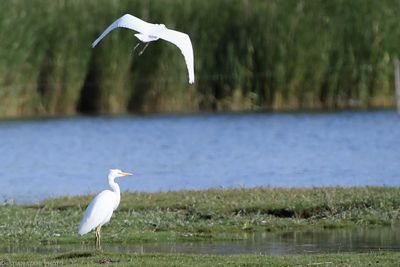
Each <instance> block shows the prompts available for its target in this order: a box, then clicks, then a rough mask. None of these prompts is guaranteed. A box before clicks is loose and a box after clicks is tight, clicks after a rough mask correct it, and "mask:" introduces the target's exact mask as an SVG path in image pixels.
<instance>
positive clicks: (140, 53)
mask: <svg viewBox="0 0 400 267" xmlns="http://www.w3.org/2000/svg"><path fill="white" fill-rule="evenodd" d="M149 44H150V43H147V44H146V45H145V46H144V48H143V49H142V51H140V52H139V56H141V55H142V54H143V52H144V50H146V48H147V47H148V46H149Z"/></svg>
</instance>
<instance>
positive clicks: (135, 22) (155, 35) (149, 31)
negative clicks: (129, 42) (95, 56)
mask: <svg viewBox="0 0 400 267" xmlns="http://www.w3.org/2000/svg"><path fill="white" fill-rule="evenodd" d="M118 27H122V28H127V29H131V30H134V31H137V32H139V33H136V34H135V36H136V37H137V38H138V39H139V40H140V41H142V42H143V43H146V46H145V47H144V48H143V50H142V51H141V52H140V53H139V54H140V55H141V54H142V53H143V51H144V50H145V49H146V47H147V46H148V45H149V43H150V42H152V41H157V40H158V39H160V38H161V39H163V40H166V41H168V42H171V43H173V44H174V45H176V46H177V47H178V48H179V49H180V50H181V52H182V54H183V56H184V57H185V61H186V66H187V69H188V73H189V83H194V65H193V64H194V63H193V61H194V60H193V47H192V42H191V41H190V38H189V36H188V35H187V34H186V33H182V32H178V31H174V30H170V29H168V28H167V27H165V25H164V24H152V23H148V22H146V21H143V20H141V19H139V18H137V17H135V16H132V15H130V14H125V15H123V16H122V17H120V18H119V19H117V20H116V21H114V22H113V23H112V24H111V25H110V26H108V28H107V29H106V30H105V31H104V32H103V33H102V34H101V35H100V36H99V38H97V39H96V40H95V41H94V42H93V44H92V47H95V46H96V45H97V44H98V43H99V42H100V41H101V39H103V38H104V37H105V36H106V35H107V34H108V33H109V32H111V31H112V30H114V29H115V28H118ZM139 44H140V43H139ZM139 44H137V45H136V46H135V49H136V47H137V46H138V45H139Z"/></svg>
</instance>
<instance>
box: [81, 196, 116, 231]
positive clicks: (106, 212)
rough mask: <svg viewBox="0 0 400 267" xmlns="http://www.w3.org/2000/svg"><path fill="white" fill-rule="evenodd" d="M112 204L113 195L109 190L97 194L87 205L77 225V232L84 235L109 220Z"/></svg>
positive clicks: (113, 201) (113, 200)
mask: <svg viewBox="0 0 400 267" xmlns="http://www.w3.org/2000/svg"><path fill="white" fill-rule="evenodd" d="M114 205H115V196H114V193H112V192H111V191H110V190H104V191H103V192H101V193H100V194H98V195H97V196H96V197H95V198H94V199H93V201H92V202H91V203H90V204H89V206H88V207H87V209H86V211H85V214H84V215H83V218H82V221H81V223H80V225H79V229H78V233H79V234H80V235H84V234H86V233H88V232H90V231H91V230H92V229H94V228H96V227H97V226H99V225H100V224H104V223H106V222H107V221H108V220H110V218H111V216H112V213H113V211H114Z"/></svg>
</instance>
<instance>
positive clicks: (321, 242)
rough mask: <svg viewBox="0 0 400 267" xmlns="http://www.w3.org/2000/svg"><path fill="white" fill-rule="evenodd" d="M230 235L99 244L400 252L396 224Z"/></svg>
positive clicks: (170, 249)
mask: <svg viewBox="0 0 400 267" xmlns="http://www.w3.org/2000/svg"><path fill="white" fill-rule="evenodd" d="M230 237H231V236H230ZM234 238H236V240H234V241H218V242H162V243H161V242H160V243H146V244H140V245H115V244H106V243H103V250H105V251H118V252H128V253H196V254H216V255H231V254H244V253H252V254H254V253H255V254H264V255H288V254H300V253H301V254H304V253H333V252H355V251H357V252H367V251H378V250H379V251H381V250H392V251H400V230H399V229H398V228H397V227H380V228H360V229H335V230H319V231H298V232H283V233H252V234H240V235H236V236H234ZM93 249H94V246H82V245H53V246H40V247H18V246H9V247H3V248H0V251H1V252H6V253H15V252H26V253H28V252H29V253H58V252H70V251H73V250H93Z"/></svg>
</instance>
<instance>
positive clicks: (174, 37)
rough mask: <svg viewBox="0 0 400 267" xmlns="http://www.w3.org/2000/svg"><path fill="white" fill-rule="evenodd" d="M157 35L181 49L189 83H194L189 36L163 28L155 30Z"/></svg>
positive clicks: (191, 48)
mask: <svg viewBox="0 0 400 267" xmlns="http://www.w3.org/2000/svg"><path fill="white" fill-rule="evenodd" d="M157 37H159V38H161V39H164V40H166V41H168V42H171V43H173V44H174V45H176V46H177V47H178V48H179V49H180V50H181V52H182V54H183V56H184V57H185V61H186V66H187V69H188V73H189V83H194V61H193V47H192V42H191V41H190V38H189V36H188V35H187V34H185V33H182V32H178V31H174V30H170V29H165V30H163V31H159V32H157Z"/></svg>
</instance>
